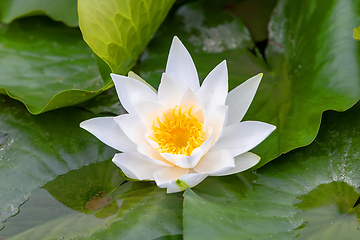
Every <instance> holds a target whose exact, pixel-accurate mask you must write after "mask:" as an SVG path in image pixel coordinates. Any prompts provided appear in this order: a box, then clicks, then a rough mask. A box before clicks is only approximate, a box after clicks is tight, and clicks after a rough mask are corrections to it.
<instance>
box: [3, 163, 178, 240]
mask: <svg viewBox="0 0 360 240" xmlns="http://www.w3.org/2000/svg"><path fill="white" fill-rule="evenodd" d="M44 188H45V189H47V190H48V191H49V193H51V194H52V196H53V197H51V196H50V195H49V194H48V193H47V192H46V191H45V192H44V190H43V189H41V191H39V190H36V191H35V192H34V194H33V195H32V196H31V198H30V200H29V201H28V202H26V203H25V204H24V205H23V206H21V207H20V209H21V211H20V213H19V214H18V215H16V216H15V217H13V218H10V219H9V220H8V221H7V222H6V224H5V228H4V230H3V231H1V232H0V236H4V237H6V238H7V239H8V238H9V239H23V238H31V239H53V238H55V239H58V238H65V239H74V238H75V239H89V238H95V239H154V238H157V237H159V239H179V238H177V237H176V238H172V236H173V235H175V236H177V235H179V234H181V233H182V226H181V224H182V222H181V217H179V216H181V207H182V197H181V193H179V194H166V192H165V191H164V190H163V189H159V188H158V187H157V186H156V185H155V184H153V183H149V182H125V183H124V182H123V179H121V178H120V177H119V174H118V168H117V167H116V166H115V164H113V163H112V162H111V161H105V162H100V163H96V164H91V165H90V166H87V167H83V168H81V169H78V170H73V171H70V172H69V173H67V174H65V175H62V176H59V177H57V178H56V179H55V180H53V181H51V182H49V183H47V184H46V185H45V186H44ZM40 197H42V198H40ZM56 199H57V200H58V201H60V202H61V203H60V202H58V201H57V200H56ZM54 208H55V209H56V211H54V210H51V209H54ZM35 209H42V210H41V211H40V212H41V213H40V214H37V216H38V217H37V219H36V220H37V221H33V215H34V210H35ZM45 209H48V211H45ZM15 227H16V228H15ZM15 229H16V231H15Z"/></svg>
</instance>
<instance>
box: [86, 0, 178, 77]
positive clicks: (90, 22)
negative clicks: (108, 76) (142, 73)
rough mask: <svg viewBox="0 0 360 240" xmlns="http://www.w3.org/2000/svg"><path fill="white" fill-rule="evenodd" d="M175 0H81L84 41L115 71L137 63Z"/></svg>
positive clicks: (127, 69) (123, 70)
mask: <svg viewBox="0 0 360 240" xmlns="http://www.w3.org/2000/svg"><path fill="white" fill-rule="evenodd" d="M174 2H175V0H105V1H97V0H79V25H80V29H81V32H82V34H83V37H84V40H85V41H86V42H87V44H88V45H89V46H90V47H91V49H92V50H93V51H94V52H95V53H96V54H97V55H98V56H99V57H100V58H102V59H103V60H104V61H105V62H106V63H107V64H108V65H109V66H110V68H111V70H112V72H113V73H118V74H124V73H126V72H127V71H129V70H130V68H131V67H132V66H133V65H134V64H135V62H136V60H137V59H138V57H139V55H140V54H141V53H142V51H143V50H144V48H145V46H146V45H147V44H148V42H149V41H150V39H151V38H152V36H153V35H154V34H155V32H156V30H157V29H158V27H159V26H160V24H161V23H162V21H163V20H164V19H165V17H166V15H167V13H168V11H169V10H170V8H171V6H172V5H173V3H174Z"/></svg>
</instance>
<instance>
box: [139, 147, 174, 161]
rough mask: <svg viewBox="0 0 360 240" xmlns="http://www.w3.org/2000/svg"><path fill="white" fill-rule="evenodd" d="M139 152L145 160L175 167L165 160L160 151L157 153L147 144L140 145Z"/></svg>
mask: <svg viewBox="0 0 360 240" xmlns="http://www.w3.org/2000/svg"><path fill="white" fill-rule="evenodd" d="M137 150H138V151H139V153H140V154H141V155H143V157H144V158H146V159H147V160H148V161H150V162H153V163H154V164H157V165H161V166H173V165H174V164H172V163H170V162H169V161H167V160H166V159H165V158H163V157H162V156H161V155H160V154H159V152H158V151H156V150H155V149H154V148H152V147H151V146H149V145H147V144H146V143H140V144H139V145H138V146H137Z"/></svg>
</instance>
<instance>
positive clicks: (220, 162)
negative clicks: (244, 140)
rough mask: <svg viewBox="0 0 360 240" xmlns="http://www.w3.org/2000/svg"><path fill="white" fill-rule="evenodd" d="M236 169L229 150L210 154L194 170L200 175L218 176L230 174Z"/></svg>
mask: <svg viewBox="0 0 360 240" xmlns="http://www.w3.org/2000/svg"><path fill="white" fill-rule="evenodd" d="M234 167H235V161H234V157H233V156H232V155H231V153H230V152H229V151H228V150H226V149H222V150H219V151H215V152H213V151H211V152H208V153H207V154H206V155H205V156H204V157H203V158H202V159H201V160H200V162H199V164H198V165H196V166H195V167H194V170H195V171H196V172H197V173H200V174H208V175H210V176H211V175H215V176H217V175H219V174H223V173H227V172H229V171H230V170H231V169H233V168H234Z"/></svg>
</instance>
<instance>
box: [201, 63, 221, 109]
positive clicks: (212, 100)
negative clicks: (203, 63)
mask: <svg viewBox="0 0 360 240" xmlns="http://www.w3.org/2000/svg"><path fill="white" fill-rule="evenodd" d="M196 95H197V96H198V97H199V99H200V103H201V106H203V107H204V108H205V111H211V110H212V109H213V108H214V107H217V106H218V105H224V104H225V100H226V97H227V95H228V71H227V67H226V61H222V62H221V63H220V64H219V65H217V66H216V67H215V68H214V69H213V70H212V71H211V72H210V73H209V75H208V76H207V77H206V78H205V80H204V82H203V83H202V85H201V87H200V89H199V91H197V93H196Z"/></svg>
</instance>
